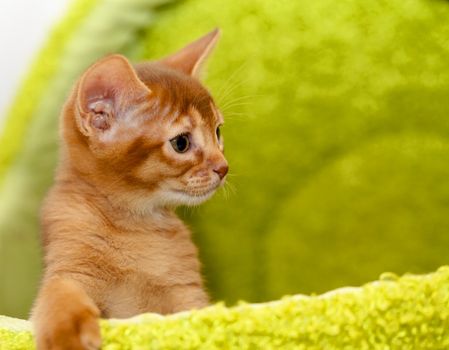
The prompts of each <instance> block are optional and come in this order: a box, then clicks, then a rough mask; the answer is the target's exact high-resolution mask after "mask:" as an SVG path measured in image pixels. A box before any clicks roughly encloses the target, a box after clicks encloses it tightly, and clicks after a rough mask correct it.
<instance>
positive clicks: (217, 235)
mask: <svg viewBox="0 0 449 350" xmlns="http://www.w3.org/2000/svg"><path fill="white" fill-rule="evenodd" d="M85 4H87V2H86V3H85ZM153 4H154V2H151V1H148V0H147V1H145V0H133V1H119V0H115V1H113V0H109V1H107V0H102V1H101V2H99V4H98V5H96V6H94V7H92V12H90V13H89V15H87V16H86V18H85V20H84V21H80V22H79V25H78V24H77V26H76V28H77V29H76V31H75V30H74V31H73V34H71V36H70V39H67V40H68V42H67V47H65V46H64V50H62V51H61V52H60V53H59V51H58V54H57V58H56V60H57V61H58V62H60V63H59V64H58V66H57V67H58V69H56V70H55V71H53V74H52V75H51V77H52V78H51V81H50V82H48V84H45V85H44V89H45V91H43V92H42V95H39V96H41V98H40V99H39V103H38V105H37V106H34V105H33V114H32V115H31V116H29V119H27V120H29V125H27V128H26V129H27V130H26V133H22V131H20V132H17V135H16V134H15V131H14V130H12V129H10V130H9V131H8V133H10V134H11V135H10V136H8V137H11V138H14V137H16V138H17V139H18V141H17V142H19V143H20V144H21V145H22V146H21V148H20V149H21V151H20V153H17V154H16V157H15V161H14V163H8V164H9V165H8V167H7V168H5V171H4V172H2V170H1V169H0V173H1V174H4V175H0V177H2V176H3V178H2V179H0V183H1V184H2V187H0V313H5V314H9V315H17V316H24V315H25V313H26V312H27V310H28V309H29V306H30V301H31V300H32V297H33V293H34V290H35V288H36V281H37V274H38V271H39V268H38V266H37V264H38V263H37V262H38V261H39V257H38V255H39V253H38V248H37V244H36V242H37V240H36V237H37V231H38V226H37V219H36V217H37V210H38V206H39V203H40V200H41V198H42V195H43V193H44V192H45V190H46V188H47V187H48V186H49V184H50V182H51V177H52V170H53V167H54V164H55V158H56V117H57V111H58V110H59V108H60V106H61V104H62V101H63V99H64V96H65V94H66V92H67V90H68V88H69V86H70V84H71V83H72V81H73V79H74V77H76V75H77V74H79V72H80V71H81V70H82V69H83V68H84V67H85V66H86V65H87V64H88V63H90V62H91V61H92V60H94V59H95V58H97V57H98V56H101V55H102V54H103V53H105V52H109V51H122V52H125V53H129V52H132V57H135V58H137V57H140V58H156V57H160V56H161V55H164V54H167V53H169V52H171V51H173V50H175V49H177V48H179V47H180V46H182V45H184V44H185V43H186V42H188V41H190V40H192V39H194V38H196V37H198V36H200V35H201V34H204V33H205V32H207V31H209V30H210V29H212V28H213V27H216V26H219V27H221V28H222V30H223V37H222V40H221V42H220V43H219V45H218V47H217V50H216V52H215V53H214V54H213V56H212V57H211V62H210V65H209V69H208V72H209V75H208V76H207V78H206V85H207V86H209V87H210V88H211V90H212V92H213V93H214V94H215V95H216V96H217V100H218V101H219V104H220V105H221V107H222V108H223V110H224V114H225V119H226V126H225V127H224V128H223V135H224V138H225V143H226V154H227V157H228V159H229V161H230V165H231V174H230V177H229V182H230V183H232V184H233V185H232V187H229V188H228V192H229V193H228V195H227V196H226V195H225V194H224V193H223V194H222V195H218V196H217V197H216V198H214V199H213V200H212V201H211V202H209V203H208V204H206V205H204V206H203V207H201V208H199V209H195V210H194V211H190V210H185V211H183V210H181V213H182V214H184V216H185V217H186V218H187V219H188V220H189V221H190V222H191V224H192V226H193V230H194V232H195V239H196V240H197V241H198V243H199V245H200V252H201V256H202V261H203V265H204V268H205V273H206V280H207V282H208V286H209V287H210V290H211V293H212V295H213V297H214V298H215V299H216V300H221V299H224V300H226V301H229V302H234V301H236V300H238V299H245V300H248V301H265V300H270V299H276V298H279V297H281V296H282V295H284V294H296V293H299V292H301V293H312V292H322V291H325V290H329V289H333V288H337V287H340V286H344V285H354V284H361V283H364V282H365V281H368V280H372V279H374V278H375V277H376V276H377V275H378V274H379V273H380V272H381V271H395V272H398V273H404V272H407V271H410V272H415V273H421V272H426V271H431V270H434V269H436V268H437V267H438V266H440V265H444V264H445V263H447V257H448V256H449V254H448V253H449V234H448V233H449V232H448V227H449V215H448V214H449V176H448V175H449V174H448V173H449V165H448V164H449V152H448V147H449V144H448V141H447V140H448V138H447V136H448V135H449V118H448V115H449V99H448V98H447V94H448V91H449V60H448V59H447V57H449V55H448V54H449V39H448V38H449V22H448V21H447V18H449V2H448V1H443V0H407V1H404V0H365V1H356V0H353V1H340V2H336V1H331V0H315V1H294V0H291V1H286V0H279V1H275V2H274V1H269V0H246V1H237V0H232V1H231V0H230V1H227V2H226V4H225V5H224V3H223V1H219V0H186V1H182V2H179V3H177V4H176V6H169V7H165V8H163V9H161V11H162V12H159V13H158V17H157V21H156V23H155V26H150V24H151V23H152V22H151V21H150V20H149V18H147V17H145V14H147V13H148V14H150V13H151V11H149V10H148V9H149V8H152V6H153ZM83 6H87V5H83ZM89 6H91V5H89ZM92 6H93V5H92ZM114 6H118V7H114ZM120 6H123V7H120ZM127 6H129V8H128V7H127ZM125 7H126V8H125ZM100 9H101V10H100ZM112 9H116V10H115V11H116V12H114V11H113V10H112ZM117 9H118V10H117ZM131 9H134V12H133V11H132V10H131ZM142 9H147V10H148V11H143V10H142ZM110 13H115V16H116V17H114V20H106V18H107V16H108V14H110ZM134 21H138V25H135V24H133V23H135V22H134ZM94 24H95V25H97V26H99V27H98V29H97V31H92V28H91V27H89V26H91V25H92V26H93V25H94ZM103 25H104V26H105V27H102V26H103ZM78 27H79V28H78ZM106 27H107V28H108V29H107V30H106ZM83 28H84V29H83ZM86 28H88V29H89V30H86ZM146 28H149V29H146ZM138 30H141V31H138ZM142 30H143V31H142ZM137 32H138V33H137ZM106 33H107V34H106ZM136 33H137V34H136ZM54 40H55V41H57V40H58V38H57V37H54ZM64 40H65V39H64ZM116 40H117V42H116ZM103 44H104V45H105V46H104V47H103V46H102V45H103ZM97 45H99V46H102V48H101V49H98V51H97ZM49 55H50V54H49ZM34 69H37V68H34ZM46 79H47V78H46ZM49 79H50V78H49ZM14 108H16V109H14V110H16V111H17V113H19V112H20V111H21V108H22V107H21V106H20V105H17V106H16V107H14ZM23 108H25V106H24V107H23ZM19 114H20V113H19ZM10 118H13V116H11V117H10ZM22 135H25V136H22ZM2 152H3V150H2V149H0V154H2ZM0 159H4V158H3V157H2V156H0ZM0 167H1V165H0ZM24 257H26V259H24Z"/></svg>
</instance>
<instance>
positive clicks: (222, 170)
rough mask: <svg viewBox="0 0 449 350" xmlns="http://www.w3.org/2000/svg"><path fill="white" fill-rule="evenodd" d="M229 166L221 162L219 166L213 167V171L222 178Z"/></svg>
mask: <svg viewBox="0 0 449 350" xmlns="http://www.w3.org/2000/svg"><path fill="white" fill-rule="evenodd" d="M228 170H229V167H228V165H227V164H221V165H220V166H218V167H216V168H214V172H215V173H217V174H218V176H220V179H223V178H224V177H225V176H226V174H227V173H228Z"/></svg>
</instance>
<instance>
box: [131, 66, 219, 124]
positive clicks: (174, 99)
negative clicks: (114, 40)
mask: <svg viewBox="0 0 449 350" xmlns="http://www.w3.org/2000/svg"><path fill="white" fill-rule="evenodd" d="M135 69H136V72H137V74H138V77H139V79H140V80H142V82H143V83H144V84H145V85H146V86H148V88H149V89H150V90H151V91H152V92H153V94H154V95H153V96H154V97H156V98H157V100H158V103H159V104H160V106H159V107H160V108H161V109H165V110H166V109H170V111H171V114H172V116H173V117H174V118H175V119H177V118H181V117H183V116H185V115H192V114H198V115H199V116H200V117H201V118H202V119H203V120H204V122H206V123H208V124H211V125H212V124H216V123H217V121H218V120H219V119H220V116H219V113H218V111H217V109H216V107H215V104H214V102H213V99H212V97H211V95H210V94H209V92H208V91H207V90H206V88H204V87H203V86H202V85H201V83H200V82H199V81H198V80H196V79H195V78H192V77H190V76H188V75H186V74H183V73H181V72H178V71H176V70H174V69H170V68H167V67H165V66H163V65H161V64H158V63H143V64H139V65H136V66H135ZM194 119H195V118H194Z"/></svg>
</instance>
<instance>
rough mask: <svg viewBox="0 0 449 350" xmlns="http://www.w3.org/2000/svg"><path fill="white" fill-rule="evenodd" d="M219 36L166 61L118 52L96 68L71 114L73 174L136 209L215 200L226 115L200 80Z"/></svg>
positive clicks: (66, 130)
mask: <svg viewBox="0 0 449 350" xmlns="http://www.w3.org/2000/svg"><path fill="white" fill-rule="evenodd" d="M218 36H219V32H218V30H215V31H213V32H211V33H209V34H207V35H206V36H204V37H202V38H200V39H199V40H197V41H195V42H193V43H191V44H190V45H188V46H186V47H185V48H184V49H182V50H180V51H179V52H177V53H175V54H174V55H171V56H169V57H167V58H165V59H162V60H160V61H155V62H148V63H142V64H138V65H135V66H132V65H131V64H130V63H129V62H128V60H127V59H126V58H125V57H123V56H120V55H111V56H108V57H106V58H104V59H102V60H100V61H98V62H97V63H95V64H94V65H93V66H91V67H90V68H89V69H88V70H87V71H86V72H85V73H84V74H83V76H82V77H81V79H80V80H79V82H78V84H77V86H76V88H75V91H74V94H73V96H72V98H71V102H69V104H68V106H66V109H65V113H64V123H63V139H64V141H65V145H66V150H67V156H68V157H67V159H68V162H69V164H70V167H71V169H75V170H76V173H77V174H78V175H79V176H81V177H84V178H85V179H88V180H90V181H91V182H92V183H93V184H94V185H95V186H97V187H100V188H101V189H102V190H103V191H104V192H105V193H106V194H107V195H110V196H111V197H112V198H117V200H118V201H123V203H121V204H124V203H125V204H124V205H131V206H133V207H137V208H135V209H142V210H144V209H145V208H138V207H139V206H146V205H152V206H157V205H179V204H184V205H191V204H198V203H200V202H202V201H204V200H206V199H208V198H209V197H210V196H211V195H212V194H213V193H214V191H215V190H216V189H217V188H218V187H219V186H220V185H221V184H223V182H224V180H225V176H226V173H227V171H228V164H227V162H226V159H225V158H224V156H223V140H222V137H221V135H220V125H221V124H222V123H223V117H222V115H221V113H220V111H219V110H218V108H217V106H216V105H215V102H214V100H213V99H212V97H211V96H210V94H209V92H208V91H207V90H206V89H205V88H204V87H203V86H202V85H201V83H200V82H199V80H198V74H199V71H200V68H201V66H202V64H203V63H204V61H205V59H206V58H207V56H208V54H209V53H210V51H211V49H212V48H213V46H214V44H215V42H216V41H217V39H218Z"/></svg>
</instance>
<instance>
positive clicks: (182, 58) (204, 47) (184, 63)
mask: <svg viewBox="0 0 449 350" xmlns="http://www.w3.org/2000/svg"><path fill="white" fill-rule="evenodd" d="M219 37H220V30H219V29H218V28H217V29H215V30H213V31H211V32H210V33H208V34H206V35H205V36H203V37H201V38H199V39H198V40H196V41H194V42H193V43H190V44H189V45H187V46H186V47H184V48H183V49H181V50H180V51H178V52H176V53H174V54H172V55H170V56H168V57H166V58H164V59H162V60H161V62H162V63H163V64H165V65H167V66H169V67H171V68H174V69H177V70H180V71H182V72H184V73H186V74H188V75H191V76H193V77H195V78H199V75H200V74H201V69H202V67H203V65H204V62H205V61H206V60H207V58H208V57H209V55H210V53H211V52H212V49H213V48H214V46H215V44H216V43H217V41H218V39H219Z"/></svg>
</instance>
